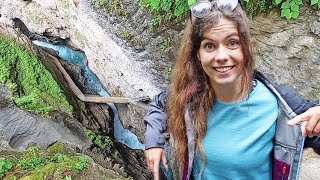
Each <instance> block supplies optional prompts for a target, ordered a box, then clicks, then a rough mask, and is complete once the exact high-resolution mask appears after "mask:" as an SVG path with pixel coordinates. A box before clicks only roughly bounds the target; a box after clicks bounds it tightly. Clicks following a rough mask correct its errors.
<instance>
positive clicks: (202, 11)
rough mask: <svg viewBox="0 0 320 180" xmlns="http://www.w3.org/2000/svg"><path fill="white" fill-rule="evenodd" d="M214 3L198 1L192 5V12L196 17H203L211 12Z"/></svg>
mask: <svg viewBox="0 0 320 180" xmlns="http://www.w3.org/2000/svg"><path fill="white" fill-rule="evenodd" d="M211 8H212V5H211V3H210V2H201V1H200V2H198V3H196V4H194V5H193V6H192V7H191V13H192V15H193V16H194V17H197V18H203V17H204V16H205V15H207V14H208V13H210V11H211Z"/></svg>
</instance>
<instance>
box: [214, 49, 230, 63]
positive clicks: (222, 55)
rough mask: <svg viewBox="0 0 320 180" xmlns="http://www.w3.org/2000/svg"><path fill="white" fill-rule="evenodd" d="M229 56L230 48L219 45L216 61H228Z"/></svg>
mask: <svg viewBox="0 0 320 180" xmlns="http://www.w3.org/2000/svg"><path fill="white" fill-rule="evenodd" d="M228 58H229V54H228V50H227V49H226V48H225V47H219V48H218V49H217V54H216V56H215V60H216V61H227V60H228Z"/></svg>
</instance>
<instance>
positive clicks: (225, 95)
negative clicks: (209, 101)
mask: <svg viewBox="0 0 320 180" xmlns="http://www.w3.org/2000/svg"><path fill="white" fill-rule="evenodd" d="M211 86H212V88H213V90H214V93H215V96H216V99H217V100H218V101H221V102H236V101H239V100H241V99H243V98H244V97H246V96H247V95H248V92H241V84H240V81H239V82H237V83H232V84H226V85H213V84H211ZM248 86H249V85H248Z"/></svg>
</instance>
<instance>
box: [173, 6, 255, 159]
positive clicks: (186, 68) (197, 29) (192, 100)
mask: <svg viewBox="0 0 320 180" xmlns="http://www.w3.org/2000/svg"><path fill="white" fill-rule="evenodd" d="M220 18H225V19H228V20H230V21H232V22H234V24H235V25H236V27H237V29H238V33H239V36H240V44H241V46H242V51H243V54H244V57H245V60H244V63H243V67H242V72H241V73H242V74H241V76H240V78H241V92H240V94H239V96H242V95H246V93H248V92H249V88H250V85H249V84H250V82H251V81H252V76H253V72H254V59H253V42H252V37H251V35H250V29H249V24H248V18H247V16H246V14H245V12H244V11H243V10H242V9H241V7H240V5H238V6H237V7H236V8H235V9H234V10H233V11H227V10H226V11H221V10H217V9H215V8H214V9H213V10H212V12H211V13H210V14H208V15H206V16H205V17H204V18H201V19H195V18H194V19H192V22H189V23H188V24H187V26H186V29H185V33H184V37H183V40H182V43H181V47H180V50H179V53H178V56H177V60H176V64H175V67H174V70H173V74H172V81H171V91H170V95H169V98H168V104H167V113H168V130H169V132H170V134H171V135H172V136H171V138H173V139H174V142H175V145H174V146H175V147H176V148H177V149H176V150H177V155H178V158H179V160H180V161H181V163H182V164H184V163H185V161H186V154H187V147H188V146H187V136H186V133H187V130H186V122H185V118H184V115H185V112H186V110H187V109H188V110H189V113H190V117H191V118H190V120H191V124H192V126H193V129H194V135H195V142H196V147H197V149H198V150H199V152H200V154H201V156H202V159H203V162H204V164H205V162H206V157H205V154H204V151H203V147H202V143H201V142H202V140H203V138H204V136H205V134H206V129H207V113H208V112H209V111H210V110H211V108H212V106H213V102H214V99H215V92H214V91H213V88H212V87H211V85H210V81H209V77H208V76H207V74H206V73H205V72H204V70H203V68H202V66H201V62H200V61H199V60H198V59H197V52H198V50H199V48H200V44H201V40H202V37H203V33H204V32H205V31H206V30H208V29H210V28H212V27H213V26H214V25H215V24H217V23H218V20H219V19H220Z"/></svg>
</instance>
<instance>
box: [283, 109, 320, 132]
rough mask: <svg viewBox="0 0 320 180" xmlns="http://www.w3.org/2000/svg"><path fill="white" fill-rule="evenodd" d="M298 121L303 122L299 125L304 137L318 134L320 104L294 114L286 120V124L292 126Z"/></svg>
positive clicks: (319, 128)
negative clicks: (296, 114) (293, 116)
mask: <svg viewBox="0 0 320 180" xmlns="http://www.w3.org/2000/svg"><path fill="white" fill-rule="evenodd" d="M300 122H304V123H302V125H301V130H302V134H303V135H304V136H305V137H306V136H308V137H310V138H312V137H313V136H320V106H316V107H312V108H310V109H308V110H307V111H306V112H304V113H302V114H300V115H298V116H296V117H295V118H293V119H291V120H290V121H288V125H289V126H293V125H295V124H298V123H300Z"/></svg>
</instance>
